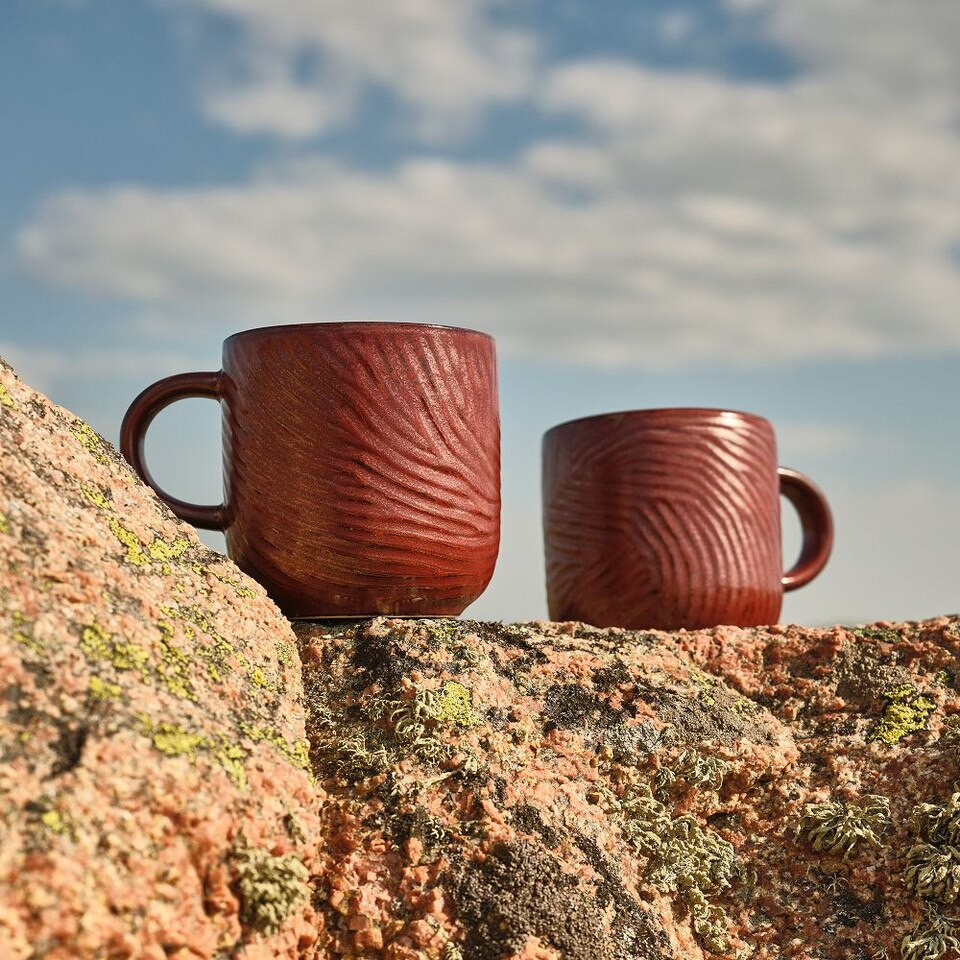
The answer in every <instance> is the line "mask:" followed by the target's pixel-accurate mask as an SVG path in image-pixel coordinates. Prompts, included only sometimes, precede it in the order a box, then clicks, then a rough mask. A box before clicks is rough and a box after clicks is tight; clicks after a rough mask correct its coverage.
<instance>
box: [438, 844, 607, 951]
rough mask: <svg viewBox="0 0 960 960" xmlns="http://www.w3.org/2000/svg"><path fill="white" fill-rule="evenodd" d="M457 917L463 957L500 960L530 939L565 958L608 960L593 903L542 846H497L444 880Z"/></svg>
mask: <svg viewBox="0 0 960 960" xmlns="http://www.w3.org/2000/svg"><path fill="white" fill-rule="evenodd" d="M449 889H450V892H451V895H452V897H453V902H454V906H455V907H456V911H457V916H458V918H459V920H460V922H461V923H462V924H463V927H464V929H465V931H466V937H465V939H464V943H463V956H464V958H465V960H503V957H504V956H506V955H509V954H510V953H513V952H518V951H520V950H522V949H523V947H524V946H525V945H526V943H527V941H528V939H529V938H530V937H536V938H538V939H539V940H540V941H541V943H543V944H546V945H549V946H552V947H554V948H556V949H557V950H559V951H560V952H561V955H562V956H563V957H565V958H566V960H611V958H612V957H613V956H614V953H613V950H612V945H611V943H610V939H609V936H608V935H607V934H606V933H605V931H604V922H603V913H602V910H601V908H600V906H599V904H598V903H597V902H596V900H594V899H593V898H591V897H590V896H588V895H587V894H585V893H584V891H583V890H581V889H580V885H579V882H578V880H577V878H576V877H574V876H572V875H570V874H567V873H564V872H563V870H562V868H561V866H560V862H559V861H558V860H557V859H556V858H555V857H552V856H551V855H550V854H549V853H548V852H547V851H546V850H545V849H544V848H543V847H541V846H539V845H537V844H535V843H530V842H526V841H519V842H517V843H512V844H506V843H505V844H500V845H498V846H496V847H494V848H493V849H491V850H490V852H489V854H488V856H487V857H486V859H484V860H483V861H482V862H480V863H473V864H469V865H467V866H464V867H463V868H461V869H460V870H459V871H457V872H455V873H454V874H453V876H452V877H451V880H450V887H449Z"/></svg>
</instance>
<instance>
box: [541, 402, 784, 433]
mask: <svg viewBox="0 0 960 960" xmlns="http://www.w3.org/2000/svg"><path fill="white" fill-rule="evenodd" d="M690 414H716V415H722V414H728V415H730V416H734V417H737V418H738V419H740V420H747V421H749V422H752V423H755V424H758V425H764V426H768V427H770V428H771V429H773V424H772V423H771V422H770V421H769V420H768V419H767V418H766V417H763V416H761V415H760V414H759V413H750V412H749V411H747V410H730V409H728V408H726V407H644V408H642V409H639V410H613V411H610V412H608V413H592V414H588V415H587V416H585V417H576V418H574V419H573V420H564V421H563V422H562V423H558V424H555V425H554V426H552V427H550V429H549V430H547V431H546V432H545V433H544V435H543V436H544V439H546V438H547V437H549V436H550V435H551V434H553V433H556V432H558V431H560V430H563V429H564V428H566V427H572V426H578V425H580V424H584V423H590V422H593V421H597V422H599V421H601V420H612V419H620V418H624V417H629V418H638V419H648V418H650V417H652V416H654V415H656V416H658V417H661V416H666V417H674V416H684V415H690Z"/></svg>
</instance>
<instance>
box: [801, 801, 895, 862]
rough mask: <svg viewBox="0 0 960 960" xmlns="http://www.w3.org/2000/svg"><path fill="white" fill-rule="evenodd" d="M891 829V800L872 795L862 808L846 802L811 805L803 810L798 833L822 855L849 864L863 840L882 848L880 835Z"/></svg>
mask: <svg viewBox="0 0 960 960" xmlns="http://www.w3.org/2000/svg"><path fill="white" fill-rule="evenodd" d="M889 827H890V801H889V799H888V798H887V797H883V796H880V795H879V794H875V793H868V794H866V795H865V796H864V798H863V803H862V805H861V806H855V805H853V804H848V803H844V802H842V801H837V802H833V803H808V804H807V805H806V806H805V807H804V809H803V818H802V819H801V821H800V823H799V824H798V826H797V833H798V834H801V833H802V834H803V835H804V836H805V838H806V840H807V842H808V843H809V844H810V845H811V846H812V847H813V849H814V850H816V851H817V852H818V853H828V854H830V855H832V856H842V857H843V859H844V860H847V859H849V857H850V854H851V853H852V852H853V850H854V848H855V847H856V845H857V844H858V843H859V842H860V841H861V840H864V841H866V842H867V843H869V844H870V845H871V846H874V847H877V846H879V845H880V840H879V838H878V837H877V834H878V833H882V832H883V831H885V830H887V829H889Z"/></svg>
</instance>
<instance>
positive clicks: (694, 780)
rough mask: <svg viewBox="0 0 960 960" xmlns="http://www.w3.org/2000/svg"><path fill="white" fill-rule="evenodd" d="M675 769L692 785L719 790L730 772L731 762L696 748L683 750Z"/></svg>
mask: <svg viewBox="0 0 960 960" xmlns="http://www.w3.org/2000/svg"><path fill="white" fill-rule="evenodd" d="M673 770H674V772H675V773H676V774H677V776H679V777H682V778H683V779H684V780H686V781H687V783H689V784H691V785H692V786H695V787H703V788H705V789H708V790H719V789H720V787H721V786H723V780H724V777H726V775H727V774H728V773H729V772H730V764H729V763H727V761H726V760H721V759H720V758H719V757H711V756H707V755H705V754H702V753H699V752H698V751H696V750H683V751H682V752H681V753H680V755H679V756H678V757H677V759H676V761H675V763H674V764H673Z"/></svg>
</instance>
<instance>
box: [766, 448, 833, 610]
mask: <svg viewBox="0 0 960 960" xmlns="http://www.w3.org/2000/svg"><path fill="white" fill-rule="evenodd" d="M777 474H778V475H779V477H780V493H781V494H782V495H783V496H785V497H786V498H787V499H788V500H789V501H790V502H791V503H792V504H793V506H794V508H795V509H796V511H797V513H798V514H799V515H800V525H801V527H802V528H803V547H802V548H801V550H800V559H799V560H797V562H796V563H795V564H794V565H793V567H792V568H791V569H790V570H788V571H787V572H786V573H785V574H784V575H783V577H782V578H781V581H780V582H781V583H782V584H783V589H784V591H788V590H796V589H797V588H798V587H803V586H805V585H806V584H808V583H809V582H810V581H811V580H812V579H813V578H814V577H815V576H816V575H817V574H818V573H819V572H820V571H821V570H822V569H823V568H824V566H826V563H827V560H828V559H829V558H830V551H831V550H832V549H833V515H832V513H831V512H830V505H829V504H828V503H827V498H826V497H825V496H824V494H823V491H822V490H821V489H820V488H819V487H818V486H817V485H816V484H815V483H814V482H813V481H812V480H811V479H810V478H809V477H808V476H806V475H805V474H803V473H800V471H799V470H791V469H790V468H789V467H777Z"/></svg>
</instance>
